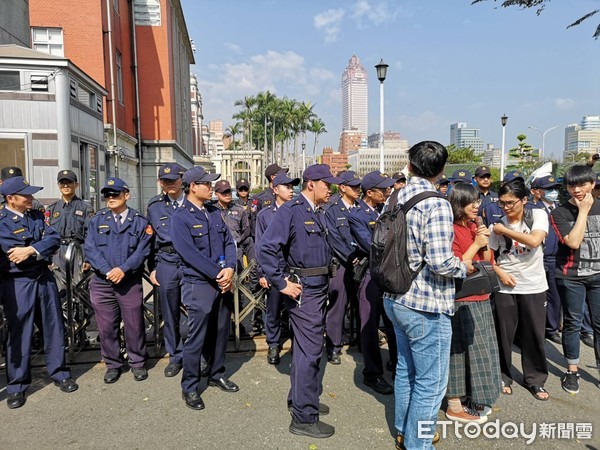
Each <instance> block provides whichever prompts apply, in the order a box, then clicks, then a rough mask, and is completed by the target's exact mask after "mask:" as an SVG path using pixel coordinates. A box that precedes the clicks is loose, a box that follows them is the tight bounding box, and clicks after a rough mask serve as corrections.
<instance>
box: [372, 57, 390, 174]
mask: <svg viewBox="0 0 600 450" xmlns="http://www.w3.org/2000/svg"><path fill="white" fill-rule="evenodd" d="M388 67H389V65H388V64H386V63H384V62H383V58H382V59H381V61H379V64H377V65H376V66H375V69H377V78H378V79H379V170H380V171H381V173H383V172H385V170H384V165H383V82H384V81H385V77H386V75H387V68H388Z"/></svg>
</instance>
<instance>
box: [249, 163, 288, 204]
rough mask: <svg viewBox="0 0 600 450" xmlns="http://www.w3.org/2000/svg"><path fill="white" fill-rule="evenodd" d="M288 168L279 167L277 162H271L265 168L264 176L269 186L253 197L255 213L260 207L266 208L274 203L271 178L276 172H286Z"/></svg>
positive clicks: (272, 178) (273, 177)
mask: <svg viewBox="0 0 600 450" xmlns="http://www.w3.org/2000/svg"><path fill="white" fill-rule="evenodd" d="M289 170H290V169H289V168H283V167H279V165H278V164H271V165H270V166H268V167H267V168H266V169H265V178H266V179H267V181H268V182H269V187H268V188H267V189H265V190H264V191H262V192H261V193H259V194H257V195H256V196H255V197H254V200H256V213H257V214H258V211H260V210H261V209H263V208H267V207H269V206H271V205H272V204H273V203H275V194H274V193H273V180H274V179H275V176H276V175H277V174H278V173H280V172H285V173H288V172H289Z"/></svg>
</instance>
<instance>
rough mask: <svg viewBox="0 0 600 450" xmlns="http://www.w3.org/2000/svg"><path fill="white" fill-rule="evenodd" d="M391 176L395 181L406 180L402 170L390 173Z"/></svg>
mask: <svg viewBox="0 0 600 450" xmlns="http://www.w3.org/2000/svg"><path fill="white" fill-rule="evenodd" d="M392 178H393V179H394V180H395V181H396V183H397V182H398V181H400V180H404V181H406V175H404V174H403V173H402V172H396V173H394V175H392Z"/></svg>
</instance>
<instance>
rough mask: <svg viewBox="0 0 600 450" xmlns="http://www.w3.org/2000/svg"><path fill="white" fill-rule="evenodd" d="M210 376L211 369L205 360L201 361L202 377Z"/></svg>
mask: <svg viewBox="0 0 600 450" xmlns="http://www.w3.org/2000/svg"><path fill="white" fill-rule="evenodd" d="M209 375H210V367H208V363H207V362H206V361H204V360H202V361H200V376H201V377H207V376H209Z"/></svg>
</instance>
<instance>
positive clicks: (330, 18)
mask: <svg viewBox="0 0 600 450" xmlns="http://www.w3.org/2000/svg"><path fill="white" fill-rule="evenodd" d="M498 3H499V2H494V1H491V0H490V1H487V2H484V3H480V4H477V5H471V1H470V0H396V1H392V0H388V1H385V0H346V1H341V0H303V1H300V0H295V1H294V0H285V1H284V0H218V1H217V0H182V5H183V10H184V14H185V18H186V23H187V27H188V31H189V33H190V37H191V39H193V40H194V42H195V46H196V55H195V57H196V65H195V66H194V67H193V68H192V70H193V72H194V73H196V75H197V76H198V78H199V82H200V91H201V94H202V99H203V105H204V120H205V122H206V123H208V121H210V120H219V119H221V120H223V122H224V126H225V127H227V126H228V125H230V124H232V123H233V122H234V121H233V119H231V116H232V114H234V113H235V112H237V110H238V108H236V107H234V105H233V103H234V101H235V100H236V99H240V98H243V97H244V96H247V95H252V96H253V95H256V94H257V93H258V92H259V91H261V90H267V89H269V90H270V91H271V92H273V93H275V94H277V95H278V96H280V97H283V96H287V97H289V98H294V99H296V100H298V101H306V102H311V103H314V104H316V106H315V109H314V110H315V112H316V113H317V114H318V115H319V116H320V117H321V118H322V119H323V120H324V122H325V125H326V129H327V131H328V133H327V134H325V135H323V136H321V137H320V138H319V147H322V146H325V145H330V146H332V147H333V148H334V149H337V146H338V142H339V133H340V131H341V92H340V81H341V74H342V72H343V70H344V68H345V66H346V65H347V63H348V60H349V59H350V57H351V56H352V54H356V55H357V56H358V57H359V58H360V60H361V62H362V64H363V65H364V66H365V68H366V69H367V71H368V76H369V133H371V132H376V131H378V130H379V81H378V80H377V77H376V73H375V68H374V65H375V64H377V63H378V62H379V60H380V59H381V58H383V59H384V60H385V62H386V63H388V64H389V65H390V67H389V69H388V76H387V79H386V81H385V84H384V87H385V129H386V130H393V131H399V132H400V133H401V134H402V135H403V136H404V137H406V138H407V139H408V140H409V143H410V144H411V145H412V144H414V143H416V142H418V141H421V140H425V139H433V140H438V141H440V142H442V143H443V144H447V143H448V142H449V140H450V124H451V123H454V122H467V124H468V125H469V126H470V127H475V128H480V129H481V137H482V138H483V139H484V142H486V143H488V142H489V143H494V144H495V145H496V146H498V147H499V146H500V143H501V136H502V126H501V124H500V116H502V114H506V115H507V116H508V118H509V119H508V124H507V127H506V147H507V149H508V148H511V147H513V146H514V145H515V144H516V142H517V140H516V136H517V135H518V134H520V133H524V134H526V135H527V136H528V139H527V140H528V142H529V143H531V144H532V145H534V146H536V147H539V146H540V145H541V135H540V133H538V132H536V131H533V130H530V129H528V126H530V125H531V126H534V127H537V128H540V129H542V130H546V129H548V128H550V127H554V126H559V128H558V129H556V130H553V131H550V132H549V133H548V134H547V135H546V149H545V153H546V154H548V153H554V154H557V155H562V150H563V147H564V127H565V126H567V125H568V124H571V123H579V122H580V121H581V118H582V117H583V116H584V115H600V40H597V41H596V40H594V39H593V38H592V37H591V36H592V34H593V33H594V31H595V28H596V25H597V24H598V23H599V22H600V17H592V18H591V19H589V20H588V21H586V22H584V23H583V24H581V25H579V26H578V27H575V28H571V29H569V30H566V29H565V28H566V26H567V25H568V24H570V23H571V22H573V21H575V20H576V19H578V18H579V17H581V16H582V15H584V14H585V13H587V12H589V11H591V10H593V9H597V8H600V0H577V1H569V2H565V1H555V2H551V3H550V4H549V5H548V6H547V7H546V10H545V11H544V12H543V13H542V14H541V15H540V16H536V14H535V10H533V9H530V10H519V9H517V8H500V7H499V6H498ZM307 140H308V138H307ZM309 142H311V141H310V140H309ZM317 152H318V153H320V151H317Z"/></svg>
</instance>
